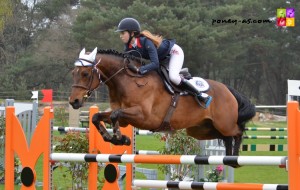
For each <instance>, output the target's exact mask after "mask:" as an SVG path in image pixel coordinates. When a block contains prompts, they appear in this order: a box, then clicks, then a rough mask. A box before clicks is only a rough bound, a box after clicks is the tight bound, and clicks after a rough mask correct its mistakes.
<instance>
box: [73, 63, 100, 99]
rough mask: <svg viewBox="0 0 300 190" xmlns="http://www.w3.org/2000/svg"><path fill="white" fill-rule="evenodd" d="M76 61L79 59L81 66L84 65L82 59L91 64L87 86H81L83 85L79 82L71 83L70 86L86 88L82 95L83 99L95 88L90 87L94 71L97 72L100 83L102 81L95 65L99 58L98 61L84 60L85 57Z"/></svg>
mask: <svg viewBox="0 0 300 190" xmlns="http://www.w3.org/2000/svg"><path fill="white" fill-rule="evenodd" d="M77 61H79V62H80V63H81V64H82V66H84V64H83V61H86V62H88V63H90V64H92V66H91V67H93V68H92V73H91V75H90V78H89V84H88V85H87V87H86V86H83V85H80V84H73V85H72V88H73V87H74V88H83V89H85V90H87V91H86V94H85V95H84V96H83V97H84V98H85V99H87V98H88V97H90V96H91V94H92V92H93V91H94V90H95V89H96V88H94V89H92V84H93V81H94V73H95V72H97V73H98V76H99V77H98V80H99V81H100V83H101V82H102V81H101V79H100V72H99V69H98V67H97V65H98V64H99V63H100V61H101V59H99V61H98V62H97V63H95V62H92V61H89V60H86V59H78V60H77Z"/></svg>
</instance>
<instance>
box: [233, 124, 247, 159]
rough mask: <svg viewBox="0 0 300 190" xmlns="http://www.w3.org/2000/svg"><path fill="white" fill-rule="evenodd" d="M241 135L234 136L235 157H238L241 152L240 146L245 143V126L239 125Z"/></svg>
mask: <svg viewBox="0 0 300 190" xmlns="http://www.w3.org/2000/svg"><path fill="white" fill-rule="evenodd" d="M239 129H240V133H239V134H237V135H236V136H234V137H233V138H234V147H233V155H234V156H238V155H239V152H240V146H241V144H242V141H243V133H244V130H245V124H240V125H239Z"/></svg>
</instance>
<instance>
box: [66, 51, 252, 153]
mask: <svg viewBox="0 0 300 190" xmlns="http://www.w3.org/2000/svg"><path fill="white" fill-rule="evenodd" d="M128 63H131V64H134V65H140V64H141V61H140V59H138V58H135V57H132V56H130V55H128V54H125V53H119V52H117V51H115V50H97V48H95V49H94V50H93V51H92V52H91V53H86V52H85V49H83V50H82V51H81V52H80V54H79V59H78V60H76V62H75V68H74V70H73V71H72V75H73V81H74V84H73V85H72V89H71V94H70V97H69V103H70V104H71V105H72V107H73V108H74V109H78V108H80V107H82V106H83V103H84V101H85V100H86V99H87V98H88V97H89V96H90V95H91V93H92V92H93V90H95V89H96V88H98V87H99V86H100V85H102V84H105V85H107V87H108V90H109V98H110V107H111V111H108V112H99V113H96V114H95V115H94V116H93V118H92V122H93V124H94V125H95V127H96V128H97V130H98V131H99V133H100V134H101V135H102V137H103V139H104V140H105V141H106V142H111V143H112V144H115V145H129V144H130V139H129V138H128V137H126V136H124V135H122V134H121V132H120V129H119V127H120V126H121V127H125V126H127V125H128V124H131V125H133V126H134V127H136V128H139V129H144V130H151V131H159V130H160V129H161V128H160V127H161V125H162V123H163V121H164V118H165V116H166V114H167V112H168V110H169V109H170V104H171V103H174V101H173V99H174V96H173V95H171V94H170V93H169V92H168V91H167V90H166V89H165V87H164V84H163V81H162V78H161V77H160V76H159V74H158V72H157V71H151V72H149V73H147V74H146V75H144V76H140V75H137V74H134V73H132V72H131V71H130V70H129V69H128ZM206 81H207V82H208V84H209V86H210V89H209V91H208V92H207V94H209V95H210V96H212V97H213V100H212V102H211V104H210V106H209V107H207V108H206V109H204V108H203V107H201V106H199V104H198V103H197V101H196V100H195V97H194V96H191V95H182V96H179V98H178V101H177V103H176V106H174V109H173V114H171V117H170V118H169V126H170V128H169V129H167V130H174V131H176V130H179V129H186V133H187V135H189V136H191V137H194V138H196V139H198V140H209V139H220V140H223V142H224V145H225V148H226V155H239V149H240V145H241V142H242V136H243V133H244V130H245V124H246V123H247V122H248V121H249V120H251V118H252V117H254V115H255V106H254V105H253V104H251V102H250V101H249V99H247V98H246V97H245V96H243V95H241V94H240V93H239V92H237V91H236V90H234V89H233V88H230V87H228V86H226V85H224V84H222V83H220V82H217V81H214V80H206ZM171 107H172V106H171ZM100 121H104V122H106V123H110V124H112V128H113V135H110V134H109V133H108V132H107V131H106V129H105V126H103V125H102V124H101V122H100Z"/></svg>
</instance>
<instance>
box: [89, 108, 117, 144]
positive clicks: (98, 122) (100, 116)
mask: <svg viewBox="0 0 300 190" xmlns="http://www.w3.org/2000/svg"><path fill="white" fill-rule="evenodd" d="M110 115H111V112H99V113H96V114H94V115H93V118H92V123H93V124H94V125H95V127H96V128H97V130H98V131H99V133H100V135H101V136H102V137H103V140H104V141H105V142H111V141H112V138H113V137H112V136H111V135H110V134H109V133H108V131H107V130H106V127H105V126H104V125H103V123H102V122H106V123H111V120H110Z"/></svg>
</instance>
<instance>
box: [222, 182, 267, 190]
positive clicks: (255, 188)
mask: <svg viewBox="0 0 300 190" xmlns="http://www.w3.org/2000/svg"><path fill="white" fill-rule="evenodd" d="M262 189H263V184H250V183H249V184H247V183H245V184H243V183H240V184H238V183H218V184H217V190H262Z"/></svg>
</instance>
